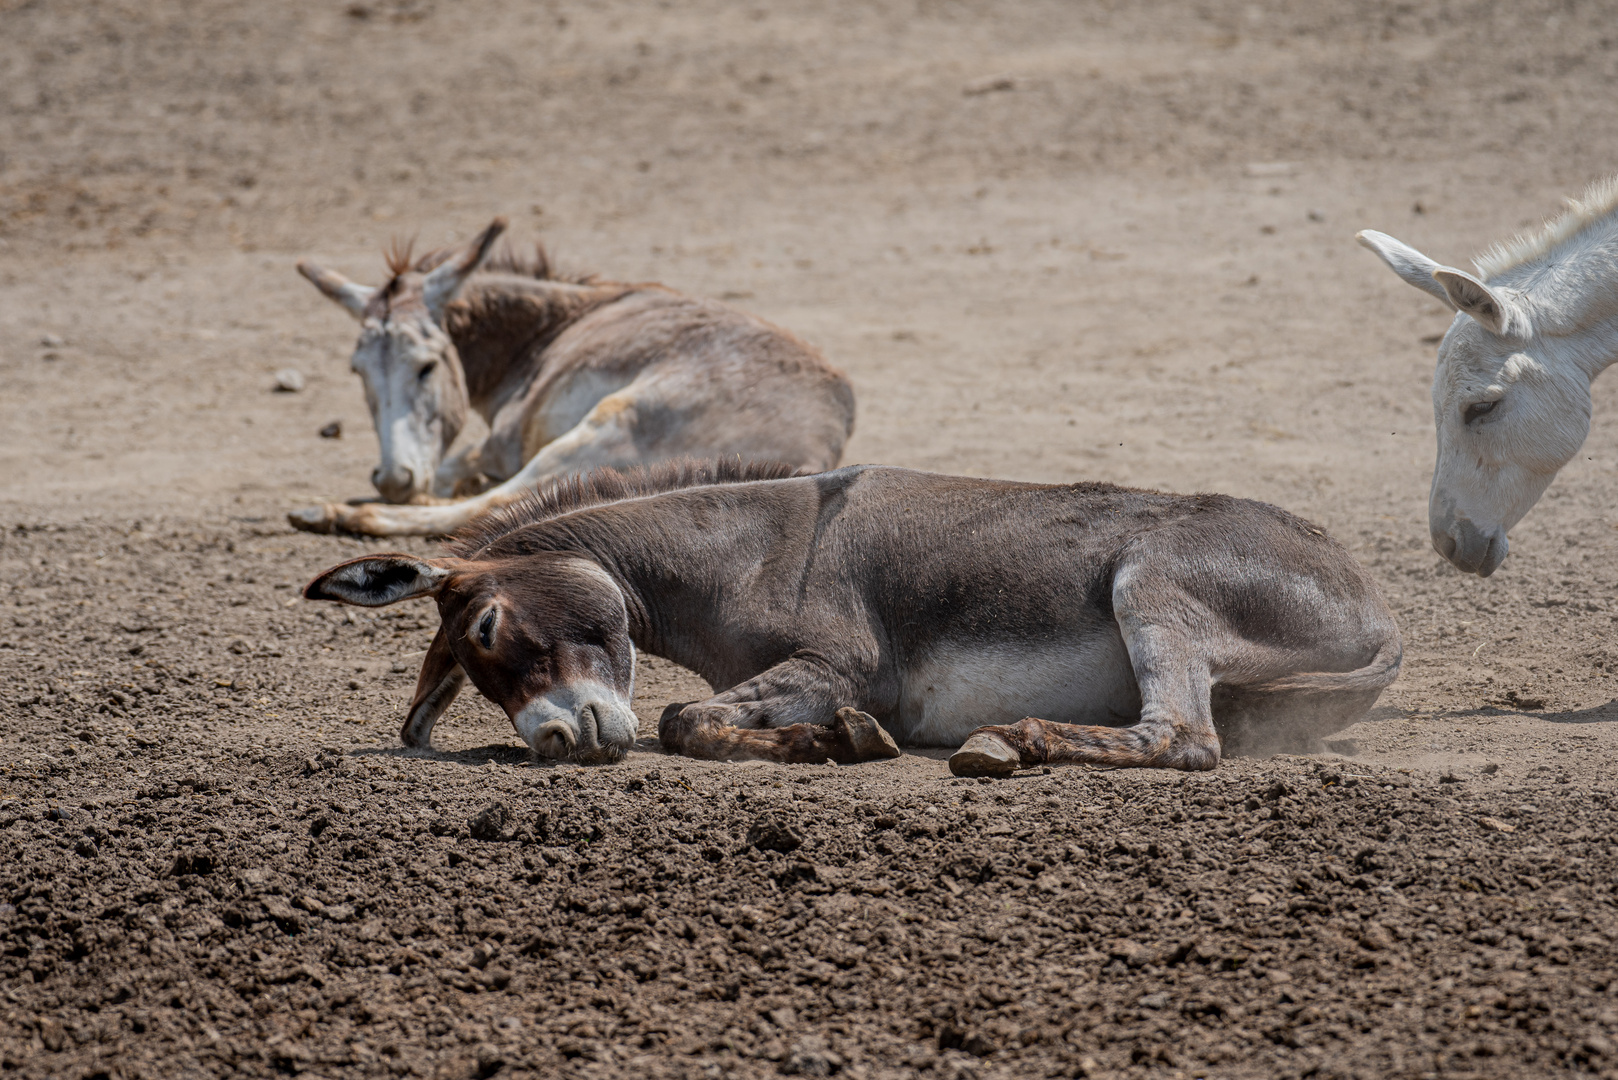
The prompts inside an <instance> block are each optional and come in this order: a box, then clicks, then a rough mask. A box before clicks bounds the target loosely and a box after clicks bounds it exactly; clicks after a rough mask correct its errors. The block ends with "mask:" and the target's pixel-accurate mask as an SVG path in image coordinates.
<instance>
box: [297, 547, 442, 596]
mask: <svg viewBox="0 0 1618 1080" xmlns="http://www.w3.org/2000/svg"><path fill="white" fill-rule="evenodd" d="M451 561H452V560H448V559H443V560H428V559H418V558H416V556H414V555H366V556H364V557H363V558H359V559H350V560H349V561H348V562H345V563H339V564H338V565H336V566H334V567H332V568H331V569H330V570H327V571H326V572H325V573H324V574H321V575H320V576H319V577H317V578H315V580H313V581H311V582H310V583H309V584H308V585H305V586H304V588H303V598H304V599H305V600H336V601H337V602H338V603H340V604H354V605H357V606H359V607H387V606H388V605H389V604H397V603H398V602H399V601H401V600H409V599H410V598H411V597H415V596H432V595H434V594H435V593H437V592H438V590H439V589H440V588H442V587H443V584H444V582H445V581H446V580H447V579H448V578H449V576H450V574H451V573H452V572H453V571H452V570H451V569H450V568H449V566H446V565H443V564H444V563H448V562H451Z"/></svg>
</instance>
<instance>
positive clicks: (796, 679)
mask: <svg viewBox="0 0 1618 1080" xmlns="http://www.w3.org/2000/svg"><path fill="white" fill-rule="evenodd" d="M858 697H859V694H858V691H857V688H856V687H855V685H854V680H852V679H850V678H849V677H848V676H846V675H844V674H842V673H840V672H835V671H833V670H831V669H830V668H829V666H828V665H826V664H825V663H824V662H822V661H819V660H809V659H797V658H795V659H792V660H788V661H786V662H785V663H781V664H777V665H775V666H774V667H772V668H770V669H769V670H768V671H766V672H764V673H763V674H762V675H759V676H757V677H755V678H752V679H749V680H747V681H746V682H744V683H740V684H738V685H737V686H733V687H731V688H730V689H729V690H726V691H725V692H724V693H722V694H716V695H714V696H713V697H711V698H709V699H708V700H707V701H697V702H692V703H691V704H689V705H680V704H675V705H670V706H669V707H668V708H666V709H664V710H663V717H662V719H661V720H659V721H658V724H657V737H658V739H659V740H660V741H661V742H662V743H663V747H664V749H666V750H668V751H670V752H671V753H675V754H683V755H685V756H686V757H694V758H704V759H706V760H709V761H743V760H748V759H755V760H763V761H778V762H781V763H783V764H818V763H823V762H827V761H835V762H837V763H838V764H839V765H852V764H855V763H857V762H861V761H874V760H877V759H880V758H895V757H898V756H899V745H898V744H897V743H895V742H894V741H893V736H891V735H889V734H888V733H887V732H886V731H884V730H883V729H882V725H881V724H879V723H877V721H876V719H875V718H874V717H872V716H871V715H869V714H868V713H863V712H860V711H859V710H858V709H854V708H850V707H847V706H843V707H839V705H841V704H842V703H843V702H847V701H851V700H857V699H858Z"/></svg>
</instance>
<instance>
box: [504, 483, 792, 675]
mask: <svg viewBox="0 0 1618 1080" xmlns="http://www.w3.org/2000/svg"><path fill="white" fill-rule="evenodd" d="M737 486H743V485H724V486H719V487H703V488H692V489H688V490H685V491H680V492H671V493H668V494H664V495H658V496H651V497H647V498H637V499H629V500H625V501H623V502H619V503H610V504H607V505H603V506H596V507H590V508H587V509H584V510H579V511H574V512H572V513H569V514H565V515H563V516H561V517H558V518H554V519H552V520H550V521H546V522H542V523H539V524H537V525H535V526H532V527H531V529H532V530H533V532H532V536H533V542H534V543H535V544H536V545H537V546H541V547H545V548H549V549H552V550H565V551H572V552H575V553H577V554H579V555H582V556H584V557H587V558H589V559H591V560H592V561H594V562H595V563H597V564H599V565H600V566H601V568H602V569H603V570H605V571H606V572H607V573H608V574H609V575H610V576H611V577H612V579H613V581H614V582H616V583H617V585H618V587H619V589H621V590H622V591H623V594H624V602H625V606H626V607H627V608H628V612H629V634H630V637H631V638H632V639H633V640H634V642H635V647H636V648H638V649H641V650H643V651H645V652H649V653H651V654H653V655H654V656H661V657H663V658H664V659H667V660H672V661H674V662H675V663H677V664H680V665H681V666H683V667H686V668H689V669H691V670H692V671H695V672H696V673H697V674H698V675H701V676H702V677H703V678H704V679H706V680H708V682H709V683H710V684H712V685H714V686H716V687H723V686H730V685H733V684H735V683H737V682H740V681H742V680H743V679H746V678H748V677H750V676H752V675H753V674H756V673H757V671H758V670H760V668H759V667H758V663H759V661H760V659H761V656H762V653H763V652H768V651H771V646H772V644H773V643H771V642H769V641H761V640H759V637H758V634H759V628H760V626H761V625H764V624H767V623H769V622H770V621H771V620H767V619H766V620H762V621H761V620H759V619H758V618H756V617H755V616H756V615H757V614H758V612H757V610H756V609H757V608H758V607H759V605H761V604H764V605H769V606H770V607H771V608H772V609H774V608H775V605H777V604H782V603H784V604H788V605H790V604H791V601H792V598H793V597H794V596H795V595H796V589H797V586H798V583H799V582H800V581H801V579H802V575H803V572H804V567H805V565H806V560H807V551H806V550H804V544H803V541H802V540H801V539H800V538H799V533H800V531H799V530H794V529H791V528H788V527H784V526H786V525H787V522H786V521H785V520H783V519H784V518H785V517H789V516H795V515H794V514H793V510H794V508H796V509H799V510H802V509H806V508H807V507H803V506H801V505H799V504H801V503H802V501H803V499H802V496H803V494H804V492H803V491H799V490H797V489H798V488H799V486H800V485H798V484H795V483H792V482H787V483H782V482H780V481H776V482H772V483H770V484H769V485H768V487H769V495H770V496H771V497H767V498H758V497H754V498H747V499H740V498H737V497H736V491H735V489H736V487H737ZM744 486H747V487H754V485H751V484H749V485H744ZM763 486H764V485H762V484H760V485H758V487H763ZM525 531H527V530H525ZM809 532H810V533H811V534H812V532H813V530H809ZM744 573H745V574H746V576H747V578H748V581H747V584H746V587H745V590H744V589H742V588H739V587H738V578H740V577H741V576H743V574H744Z"/></svg>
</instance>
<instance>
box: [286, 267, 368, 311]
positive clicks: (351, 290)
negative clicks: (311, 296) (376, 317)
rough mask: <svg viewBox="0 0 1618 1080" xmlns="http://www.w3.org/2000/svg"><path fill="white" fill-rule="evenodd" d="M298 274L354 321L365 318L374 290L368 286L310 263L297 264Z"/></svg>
mask: <svg viewBox="0 0 1618 1080" xmlns="http://www.w3.org/2000/svg"><path fill="white" fill-rule="evenodd" d="M298 273H300V274H302V275H303V276H304V277H306V278H308V279H309V280H310V281H312V282H314V286H315V288H317V289H319V290H320V291H321V292H323V293H325V294H326V296H327V297H328V298H329V299H331V300H333V301H335V302H336V303H338V304H340V305H342V308H343V310H344V311H346V312H348V313H349V314H350V315H352V316H354V318H356V319H363V318H365V305H366V304H368V303H370V301H371V297H373V296H375V295H376V290H375V289H374V288H372V287H371V286H369V285H357V284H355V283H354V282H352V281H350V280H348V279H347V278H346V277H344V276H343V275H341V274H339V273H338V272H337V271H335V270H327V269H326V268H325V267H324V266H317V265H315V264H314V263H312V262H307V261H306V262H301V263H299V264H298Z"/></svg>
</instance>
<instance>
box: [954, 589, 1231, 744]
mask: <svg viewBox="0 0 1618 1080" xmlns="http://www.w3.org/2000/svg"><path fill="white" fill-rule="evenodd" d="M1137 580H1138V579H1137ZM1140 591H1142V590H1141V589H1140V587H1139V586H1138V585H1137V586H1136V587H1135V588H1130V587H1128V586H1127V585H1124V584H1116V585H1115V586H1114V589H1113V611H1114V613H1115V615H1116V617H1117V619H1118V625H1119V629H1120V630H1121V631H1122V633H1123V638H1124V645H1125V647H1126V648H1128V650H1129V660H1130V663H1131V665H1133V667H1134V669H1135V681H1136V683H1137V684H1138V685H1139V686H1140V694H1141V717H1140V722H1139V723H1137V724H1134V725H1132V726H1130V727H1124V728H1111V727H1095V726H1090V725H1085V724H1057V723H1052V722H1051V721H1049V720H1039V719H1036V718H1034V717H1032V716H1030V717H1028V718H1026V719H1024V720H1019V721H1018V722H1017V723H1015V724H1004V725H998V726H993V727H981V728H978V729H977V730H976V731H974V732H972V734H970V735H968V736H967V739H966V742H964V743H962V744H961V748H960V749H959V750H957V751H955V753H954V754H953V755H952V756H951V757H950V759H949V768H950V771H951V772H953V773H954V774H955V775H956V776H1005V775H1008V774H1010V773H1012V772H1015V771H1016V770H1017V769H1018V768H1028V767H1029V766H1033V765H1057V764H1064V765H1066V764H1090V765H1114V766H1141V767H1146V768H1160V769H1187V770H1198V769H1212V768H1214V767H1215V766H1216V765H1218V764H1219V735H1218V733H1217V732H1216V731H1215V730H1214V723H1213V706H1212V702H1211V700H1210V697H1211V694H1212V690H1213V678H1212V674H1211V672H1210V669H1209V663H1208V660H1207V650H1208V648H1209V644H1210V643H1208V642H1201V641H1198V640H1197V639H1198V636H1199V635H1197V634H1196V633H1193V632H1190V631H1188V630H1187V629H1186V628H1184V627H1182V626H1180V625H1176V624H1175V623H1173V622H1170V621H1167V620H1165V623H1159V624H1154V623H1151V622H1148V621H1147V620H1146V619H1145V618H1144V617H1143V616H1142V613H1141V612H1142V608H1143V607H1146V608H1148V609H1151V608H1157V609H1159V610H1161V609H1162V608H1163V607H1165V606H1166V607H1168V608H1169V609H1170V610H1173V609H1174V606H1173V605H1158V604H1151V603H1148V604H1144V605H1143V604H1141V603H1139V602H1138V601H1137V597H1136V596H1132V595H1131V594H1132V593H1139V592H1140ZM1157 595H1161V594H1157ZM1154 598H1155V597H1154V595H1153V594H1151V593H1150V592H1148V596H1147V600H1148V601H1150V600H1152V599H1154Z"/></svg>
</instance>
